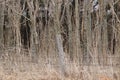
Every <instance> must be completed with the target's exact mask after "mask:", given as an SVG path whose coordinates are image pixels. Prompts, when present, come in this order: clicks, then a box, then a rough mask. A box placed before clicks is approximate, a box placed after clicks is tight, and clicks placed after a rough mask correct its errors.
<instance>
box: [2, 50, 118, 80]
mask: <svg viewBox="0 0 120 80" xmlns="http://www.w3.org/2000/svg"><path fill="white" fill-rule="evenodd" d="M8 53H9V54H10V51H9V52H7V51H6V52H5V54H6V55H3V56H2V57H1V60H0V80H120V76H119V75H120V71H119V65H118V66H112V65H109V66H99V65H82V64H81V65H79V64H78V62H77V61H73V62H70V61H69V60H68V57H67V58H66V59H65V64H66V65H65V67H66V74H65V75H61V72H60V66H59V64H58V61H57V57H54V58H52V57H49V58H45V57H43V58H42V57H41V56H39V59H38V62H37V63H35V62H32V59H31V57H30V54H27V55H26V54H25V53H24V54H15V53H14V51H12V50H11V54H13V56H11V55H8Z"/></svg>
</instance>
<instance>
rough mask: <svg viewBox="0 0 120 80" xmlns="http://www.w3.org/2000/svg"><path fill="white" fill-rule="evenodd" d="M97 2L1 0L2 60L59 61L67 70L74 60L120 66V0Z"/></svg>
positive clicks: (0, 37)
mask: <svg viewBox="0 0 120 80" xmlns="http://www.w3.org/2000/svg"><path fill="white" fill-rule="evenodd" d="M94 1H95V0H0V57H1V59H6V55H5V54H7V56H12V58H13V56H15V55H18V54H19V57H20V56H22V55H24V56H28V57H30V59H31V60H30V61H32V62H35V63H36V62H38V61H39V60H40V62H41V63H42V61H43V62H44V63H45V64H50V65H55V64H56V61H58V62H57V63H58V64H60V66H61V70H62V72H63V74H65V66H66V65H67V64H68V63H72V62H75V63H77V64H78V65H80V66H83V65H93V64H95V65H98V66H103V65H104V66H119V65H120V63H119V61H120V0H98V4H97V5H99V8H98V9H95V6H96V5H94V4H93V2H94ZM96 1H97V0H96ZM17 58H18V57H17ZM44 59H45V60H44ZM54 59H55V60H54ZM66 59H67V60H68V61H69V62H68V63H64V62H65V60H66ZM11 60H13V59H11ZM14 60H17V59H16V58H15V59H14ZM28 61H29V60H28ZM23 62H24V60H23ZM54 63H55V64H54ZM116 80H117V79H116Z"/></svg>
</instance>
